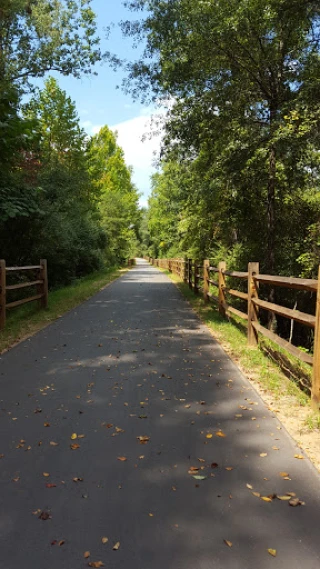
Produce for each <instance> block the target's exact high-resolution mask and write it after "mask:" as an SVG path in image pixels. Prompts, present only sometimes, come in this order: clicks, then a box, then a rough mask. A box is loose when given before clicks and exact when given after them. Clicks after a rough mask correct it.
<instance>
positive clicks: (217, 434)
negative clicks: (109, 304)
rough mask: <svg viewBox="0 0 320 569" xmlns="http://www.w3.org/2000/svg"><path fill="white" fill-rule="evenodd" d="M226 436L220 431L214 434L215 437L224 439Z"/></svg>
mask: <svg viewBox="0 0 320 569" xmlns="http://www.w3.org/2000/svg"><path fill="white" fill-rule="evenodd" d="M226 436H227V435H225V434H224V433H223V432H222V431H217V432H216V437H226Z"/></svg>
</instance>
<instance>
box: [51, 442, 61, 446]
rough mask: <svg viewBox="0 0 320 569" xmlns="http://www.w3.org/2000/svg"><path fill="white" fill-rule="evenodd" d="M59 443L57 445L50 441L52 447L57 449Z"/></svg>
mask: <svg viewBox="0 0 320 569" xmlns="http://www.w3.org/2000/svg"><path fill="white" fill-rule="evenodd" d="M58 444H59V443H55V442H54V441H50V446H52V447H57V446H58Z"/></svg>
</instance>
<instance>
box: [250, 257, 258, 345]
mask: <svg viewBox="0 0 320 569" xmlns="http://www.w3.org/2000/svg"><path fill="white" fill-rule="evenodd" d="M258 274H259V263H249V264H248V345H249V346H253V347H255V346H257V345H258V333H257V331H256V330H255V329H254V327H253V326H252V322H258V321H259V318H258V308H257V307H256V306H255V304H254V303H253V302H252V299H253V298H258V286H259V285H258V283H257V284H256V282H255V280H254V278H253V276H254V275H258Z"/></svg>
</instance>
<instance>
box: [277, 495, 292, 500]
mask: <svg viewBox="0 0 320 569" xmlns="http://www.w3.org/2000/svg"><path fill="white" fill-rule="evenodd" d="M277 498H278V500H282V501H285V500H290V499H291V496H286V495H285V496H278V495H277Z"/></svg>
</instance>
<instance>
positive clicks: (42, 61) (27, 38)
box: [0, 0, 100, 86]
mask: <svg viewBox="0 0 320 569" xmlns="http://www.w3.org/2000/svg"><path fill="white" fill-rule="evenodd" d="M99 59H100V50H99V39H98V37H97V35H96V23H95V14H94V12H93V11H92V9H91V0H81V1H80V3H79V2H77V1H75V0H13V1H12V0H2V3H1V7H0V77H1V83H5V84H6V85H13V84H15V85H24V86H25V85H26V84H28V83H30V80H31V79H32V78H35V77H43V75H44V74H45V73H46V72H48V71H58V72H60V73H62V74H63V75H74V76H75V77H80V75H81V74H82V73H89V72H90V70H91V68H92V66H93V65H94V63H95V62H96V61H98V60H99Z"/></svg>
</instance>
